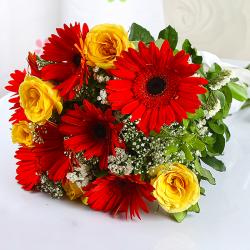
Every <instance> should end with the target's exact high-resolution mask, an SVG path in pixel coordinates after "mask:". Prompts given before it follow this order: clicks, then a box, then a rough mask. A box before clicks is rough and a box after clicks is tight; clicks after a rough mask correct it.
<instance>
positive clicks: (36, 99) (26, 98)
mask: <svg viewBox="0 0 250 250" xmlns="http://www.w3.org/2000/svg"><path fill="white" fill-rule="evenodd" d="M19 95H20V105H21V106H22V107H23V109H24V113H25V115H26V116H27V118H28V119H29V120H30V121H32V122H36V123H44V122H45V121H46V120H48V119H49V118H50V117H51V115H52V112H53V109H54V108H55V109H56V110H57V112H58V113H59V114H60V113H61V112H62V108H63V107H62V103H61V98H60V96H59V95H58V91H57V90H56V89H54V85H53V84H52V83H50V82H45V81H42V80H41V79H39V78H37V77H35V76H26V77H25V79H24V81H23V82H22V83H21V85H20V87H19Z"/></svg>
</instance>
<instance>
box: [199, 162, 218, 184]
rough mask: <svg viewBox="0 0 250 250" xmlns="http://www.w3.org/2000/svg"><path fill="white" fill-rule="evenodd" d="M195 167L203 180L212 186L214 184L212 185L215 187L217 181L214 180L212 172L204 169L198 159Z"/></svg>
mask: <svg viewBox="0 0 250 250" xmlns="http://www.w3.org/2000/svg"><path fill="white" fill-rule="evenodd" d="M194 165H195V169H196V171H197V172H198V173H199V175H200V176H201V177H202V178H203V179H205V180H207V181H208V182H209V183H210V184H212V185H215V184H216V182H215V179H214V177H213V176H212V174H211V172H210V171H209V170H207V169H205V168H203V167H202V166H201V164H200V162H199V160H198V159H196V160H195V162H194Z"/></svg>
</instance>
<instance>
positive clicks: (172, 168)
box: [12, 24, 200, 213]
mask: <svg viewBox="0 0 250 250" xmlns="http://www.w3.org/2000/svg"><path fill="white" fill-rule="evenodd" d="M129 47H133V45H132V43H131V42H130V41H129V39H128V34H127V32H126V31H125V30H124V28H123V27H122V26H119V25H112V24H104V25H97V26H95V27H94V28H93V29H92V30H90V32H89V33H88V34H87V37H86V40H85V42H84V54H85V56H86V60H87V63H88V65H89V66H98V67H100V68H103V69H109V68H112V67H113V62H114V60H115V58H116V57H117V56H119V55H120V54H121V52H122V51H123V50H127V49H128V48H129ZM19 95H20V105H21V107H22V108H23V109H24V112H25V115H26V117H27V118H28V120H30V121H31V122H33V123H37V124H44V123H45V122H46V121H47V120H48V119H49V118H50V117H51V116H52V113H53V111H54V110H56V111H57V113H58V114H60V113H61V112H62V109H63V105H62V100H61V97H60V96H59V93H58V91H57V90H56V89H55V88H54V85H53V84H52V83H50V82H47V81H42V80H41V79H39V78H37V77H34V76H29V75H27V76H26V78H25V79H24V81H23V83H22V84H21V85H20V88H19ZM12 139H13V142H14V143H20V144H24V145H26V146H28V147H32V146H33V140H32V129H31V128H30V126H29V123H28V122H26V121H20V122H19V123H17V124H14V125H13V129H12ZM151 177H152V180H151V184H152V185H153V187H154V188H155V189H154V191H153V195H154V197H155V198H156V199H157V200H158V202H159V204H160V206H161V207H162V208H163V209H164V210H165V211H167V212H168V213H178V212H182V211H185V210H187V209H188V208H189V207H190V206H192V205H194V204H196V203H197V202H198V200H199V197H200V186H199V181H198V179H197V177H196V175H195V174H194V173H193V172H192V171H191V170H190V169H188V168H187V167H186V166H184V165H182V164H178V163H175V164H171V165H169V166H165V165H161V166H159V167H157V168H155V169H154V172H152V173H151ZM64 189H65V191H66V193H67V195H68V196H69V198H70V199H72V200H73V199H76V198H78V197H80V196H82V194H83V191H82V190H81V189H80V188H79V187H77V185H76V184H74V183H70V182H67V184H66V185H64ZM84 202H86V200H84Z"/></svg>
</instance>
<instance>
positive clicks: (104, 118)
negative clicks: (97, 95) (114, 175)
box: [60, 100, 124, 169]
mask: <svg viewBox="0 0 250 250" xmlns="http://www.w3.org/2000/svg"><path fill="white" fill-rule="evenodd" d="M122 127H123V125H122V124H121V123H115V118H114V117H113V115H112V110H111V109H107V110H106V111H105V112H103V111H102V110H100V109H98V108H96V107H95V105H93V104H91V103H90V102H88V101H87V100H85V101H84V102H83V109H81V108H80V107H79V106H77V105H75V109H74V110H68V111H67V113H66V114H65V115H64V116H63V117H62V124H61V126H60V131H61V132H62V133H63V134H64V135H67V136H70V138H69V139H67V140H65V147H66V148H69V149H71V150H73V151H74V152H81V151H84V156H85V158H86V159H90V158H92V157H93V156H97V157H100V168H102V169H104V168H107V164H108V156H109V155H110V154H113V155H115V147H124V145H123V143H122V142H121V141H120V140H119V133H120V131H121V129H122Z"/></svg>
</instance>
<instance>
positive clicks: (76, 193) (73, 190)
mask: <svg viewBox="0 0 250 250" xmlns="http://www.w3.org/2000/svg"><path fill="white" fill-rule="evenodd" d="M63 189H64V190H65V192H66V195H67V196H68V197H69V199H70V200H75V199H78V198H80V197H81V196H83V191H82V189H81V188H79V187H78V186H77V184H76V183H73V182H71V181H66V182H65V183H64V184H63Z"/></svg>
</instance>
